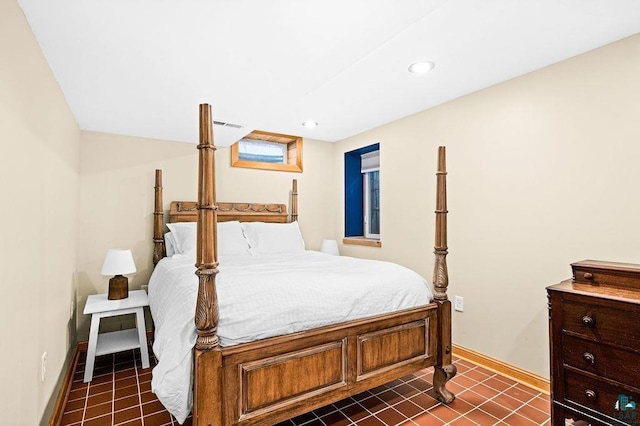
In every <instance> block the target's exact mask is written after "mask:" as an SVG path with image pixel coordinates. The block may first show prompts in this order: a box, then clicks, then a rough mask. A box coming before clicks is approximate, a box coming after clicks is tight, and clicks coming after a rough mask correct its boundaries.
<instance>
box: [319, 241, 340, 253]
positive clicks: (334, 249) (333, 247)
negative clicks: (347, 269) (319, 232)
mask: <svg viewBox="0 0 640 426" xmlns="http://www.w3.org/2000/svg"><path fill="white" fill-rule="evenodd" d="M320 251H321V252H322V253H327V254H332V255H334V256H340V250H338V242H337V241H336V240H323V241H322V245H321V246H320Z"/></svg>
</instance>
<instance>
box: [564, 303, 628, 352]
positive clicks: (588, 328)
mask: <svg viewBox="0 0 640 426" xmlns="http://www.w3.org/2000/svg"><path fill="white" fill-rule="evenodd" d="M596 301H597V299H594V298H591V297H580V296H572V295H567V296H565V298H564V303H562V311H563V317H564V323H563V324H562V329H563V330H565V331H568V332H572V333H576V334H578V335H580V336H582V337H585V338H588V339H592V340H594V341H597V342H606V343H609V344H612V345H616V346H623V347H627V348H638V342H639V341H640V321H638V318H639V312H638V307H637V305H631V304H623V303H618V304H616V305H614V306H615V307H614V306H602V305H597V304H595V303H594V302H596Z"/></svg>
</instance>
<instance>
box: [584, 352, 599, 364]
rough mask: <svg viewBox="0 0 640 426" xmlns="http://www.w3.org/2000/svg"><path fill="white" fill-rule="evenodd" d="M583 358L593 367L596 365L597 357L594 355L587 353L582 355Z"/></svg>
mask: <svg viewBox="0 0 640 426" xmlns="http://www.w3.org/2000/svg"><path fill="white" fill-rule="evenodd" d="M582 358H583V359H584V360H585V361H586V362H588V363H589V364H591V365H593V364H595V363H596V356H595V355H594V354H592V353H591V352H585V353H583V354H582Z"/></svg>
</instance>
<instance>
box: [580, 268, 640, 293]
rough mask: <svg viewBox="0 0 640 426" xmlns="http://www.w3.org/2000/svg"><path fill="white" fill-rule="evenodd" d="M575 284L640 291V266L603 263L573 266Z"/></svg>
mask: <svg viewBox="0 0 640 426" xmlns="http://www.w3.org/2000/svg"><path fill="white" fill-rule="evenodd" d="M571 269H572V270H573V282H576V283H582V284H591V285H594V286H601V285H603V286H609V287H616V288H627V289H632V290H638V289H640V265H633V264H624V263H616V262H602V261H582V262H576V263H573V264H571Z"/></svg>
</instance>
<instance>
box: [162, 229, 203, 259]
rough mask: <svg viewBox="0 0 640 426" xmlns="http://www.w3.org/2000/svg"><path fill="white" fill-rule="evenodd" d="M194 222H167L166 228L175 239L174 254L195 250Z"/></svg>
mask: <svg viewBox="0 0 640 426" xmlns="http://www.w3.org/2000/svg"><path fill="white" fill-rule="evenodd" d="M196 226H197V223H196V222H175V223H168V224H167V228H169V231H171V234H172V235H173V238H174V240H175V243H176V244H175V251H176V254H186V253H189V252H191V251H193V252H195V250H196Z"/></svg>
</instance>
